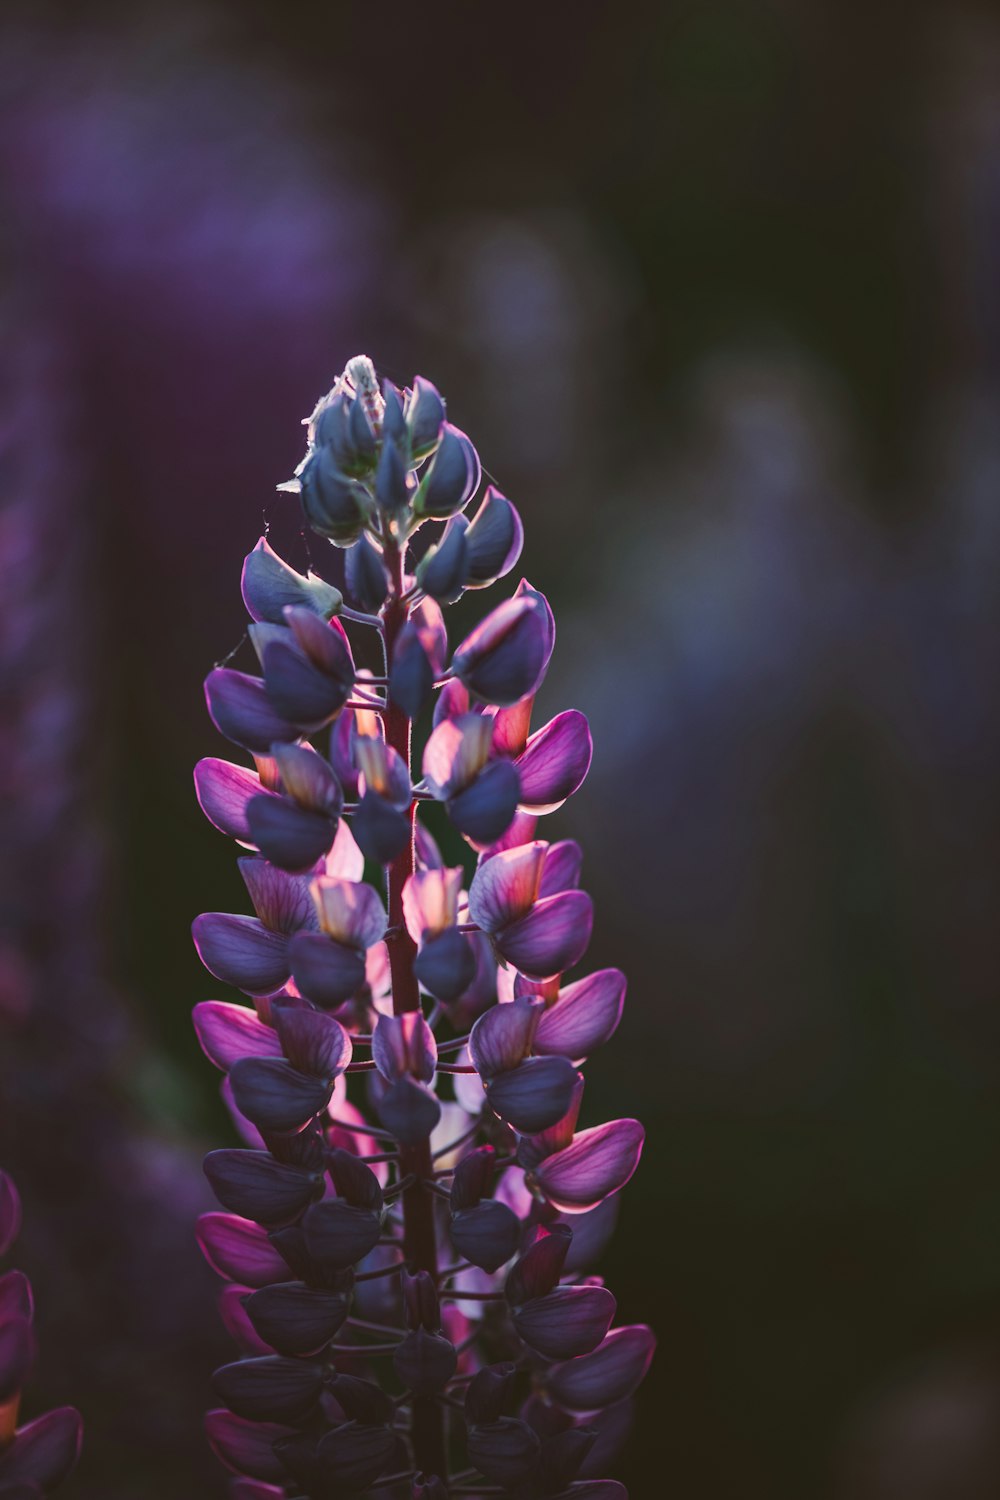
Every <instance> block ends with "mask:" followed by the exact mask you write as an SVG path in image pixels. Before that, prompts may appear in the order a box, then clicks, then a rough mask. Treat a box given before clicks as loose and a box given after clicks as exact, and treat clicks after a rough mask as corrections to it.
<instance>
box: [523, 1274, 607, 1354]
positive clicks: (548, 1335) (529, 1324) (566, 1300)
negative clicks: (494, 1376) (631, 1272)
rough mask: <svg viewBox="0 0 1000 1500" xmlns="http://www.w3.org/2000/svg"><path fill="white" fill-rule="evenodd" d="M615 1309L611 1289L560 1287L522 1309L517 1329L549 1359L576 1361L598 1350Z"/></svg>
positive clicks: (527, 1303)
mask: <svg viewBox="0 0 1000 1500" xmlns="http://www.w3.org/2000/svg"><path fill="white" fill-rule="evenodd" d="M615 1307H616V1303H615V1299H614V1297H613V1296H612V1295H611V1293H610V1292H609V1291H608V1289H607V1287H604V1286H560V1287H555V1288H554V1289H553V1290H552V1291H551V1292H549V1293H548V1295H547V1296H545V1297H536V1298H534V1299H533V1300H532V1301H530V1302H526V1303H525V1304H524V1306H523V1307H521V1308H518V1309H517V1310H516V1311H515V1313H514V1315H513V1317H514V1327H515V1328H516V1329H517V1331H518V1333H519V1334H520V1335H521V1338H522V1339H523V1340H524V1342H525V1343H526V1344H529V1345H530V1346H531V1348H532V1349H537V1351H538V1353H539V1354H543V1355H544V1356H545V1358H546V1359H573V1358H575V1357H577V1356H579V1355H581V1354H589V1353H590V1352H591V1350H593V1349H596V1348H597V1346H598V1344H599V1343H600V1342H601V1340H602V1339H603V1338H604V1336H605V1335H606V1333H607V1331H608V1329H609V1328H610V1327H611V1319H612V1318H613V1317H614V1315H615Z"/></svg>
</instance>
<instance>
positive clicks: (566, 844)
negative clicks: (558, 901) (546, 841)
mask: <svg viewBox="0 0 1000 1500" xmlns="http://www.w3.org/2000/svg"><path fill="white" fill-rule="evenodd" d="M582 868H583V850H582V849H581V848H580V845H579V844H578V843H577V842H576V840H575V839H560V840H559V842H558V843H557V844H550V845H549V847H548V850H547V852H546V855H545V864H544V866H543V868H542V879H541V882H540V884H539V887H538V894H539V895H540V896H557V895H558V894H559V892H560V891H572V890H575V889H576V887H577V886H578V885H579V884H580V871H581V870H582Z"/></svg>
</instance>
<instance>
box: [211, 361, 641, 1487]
mask: <svg viewBox="0 0 1000 1500" xmlns="http://www.w3.org/2000/svg"><path fill="white" fill-rule="evenodd" d="M480 479H481V470H480V464H479V458H478V456H477V454H476V450H475V448H474V447H473V445H472V443H471V442H470V441H469V439H468V437H466V435H465V433H464V432H461V431H460V430H459V429H458V428H457V427H454V426H452V424H451V423H450V422H448V421H447V420H446V415H445V405H444V402H443V400H442V398H441V397H440V395H439V394H438V392H437V391H436V390H435V388H434V386H433V385H431V383H430V382H429V381H427V380H424V379H423V378H422V377H419V376H418V377H417V378H416V379H415V380H414V382H413V386H412V388H410V389H407V390H397V388H396V387H395V386H394V385H393V384H391V382H389V381H387V380H383V381H381V382H379V380H378V379H377V378H376V374H375V371H374V369H373V367H372V364H371V362H370V360H368V359H367V358H364V357H359V358H357V359H353V360H351V361H350V363H349V364H348V366H347V368H346V370H345V371H344V374H343V375H342V376H341V377H340V379H339V380H338V381H337V382H336V384H335V385H334V387H333V389H332V390H331V391H330V393H329V394H328V395H327V396H325V397H323V399H322V400H321V401H320V402H319V403H318V405H317V406H316V409H315V410H314V412H313V413H312V416H311V417H310V418H309V421H308V451H307V453H306V456H305V458H304V460H303V462H302V464H301V465H300V467H299V470H298V472H297V474H296V476H295V478H294V479H293V480H292V481H290V482H289V483H288V484H285V485H282V486H281V487H280V488H281V489H282V490H284V491H289V490H291V491H293V492H295V493H297V494H298V495H299V497H300V500H301V505H302V510H303V513H304V516H305V521H306V523H307V525H308V527H309V528H311V530H312V532H314V533H316V534H318V536H319V537H322V538H327V539H328V540H329V541H330V542H332V543H333V544H334V545H335V546H337V547H340V548H344V549H347V556H346V569H345V589H346V594H347V600H346V602H345V599H344V596H343V595H342V593H341V592H340V591H339V590H338V589H336V588H334V587H333V586H332V585H331V584H329V583H328V582H326V581H325V580H324V579H323V578H322V577H320V576H318V575H317V574H316V573H313V572H307V573H300V572H298V571H297V570H296V569H295V568H293V567H292V566H290V564H289V563H288V562H287V561H285V560H284V559H283V558H281V557H279V556H278V555H277V554H276V553H275V552H274V550H273V549H272V547H271V546H270V544H269V543H268V541H267V540H266V538H261V540H260V541H259V542H258V544H257V546H256V547H255V548H254V550H253V551H252V552H251V553H250V555H249V556H248V557H247V559H246V561H245V563H244V567H243V580H242V589H243V598H244V601H245V603H246V606H247V610H248V612H249V614H250V616H251V621H252V623H251V624H250V627H249V630H250V636H251V639H252V642H253V646H254V649H255V651H256V654H257V659H258V669H257V670H256V671H255V672H249V673H247V672H242V671H237V670H235V669H232V668H229V667H220V668H217V669H216V670H215V671H213V672H211V673H210V674H209V677H208V680H207V682H206V685H205V687H206V696H207V700H208V708H209V713H210V714H211V717H212V719H213V721H214V723H215V725H216V727H217V728H218V729H219V730H220V732H221V733H222V734H223V735H225V736H226V738H227V739H229V740H230V741H231V742H232V743H233V744H234V745H236V746H238V747H239V748H240V749H241V750H243V751H245V752H248V755H249V758H250V759H251V760H252V765H251V764H249V763H244V762H239V763H231V762H229V761H228V760H221V759H209V760H203V761H201V762H200V763H199V765H198V767H197V769H196V771H195V783H196V788H197V794H198V798H199V801H200V803H201V806H202V808H203V809H204V811H205V814H206V816H207V817H208V818H209V819H210V821H211V822H212V823H213V824H214V825H215V826H216V827H217V828H219V829H220V830H221V831H222V832H223V833H225V834H228V835H229V836H230V837H231V838H233V839H235V840H236V842H237V843H238V844H239V845H241V846H242V852H241V855H240V858H239V860H238V864H239V868H240V873H241V875H242V877H243V880H244V882H245V884H246V887H247V891H248V893H249V897H250V903H251V905H252V908H253V912H252V914H245V913H240V914H231V913H224V912H210V913H207V914H205V915H202V916H200V917H198V918H197V919H196V921H195V923H194V939H195V943H196V945H197V948H198V951H199V953H200V955H201V958H202V961H203V962H204V964H205V967H206V968H207V969H208V970H209V972H210V973H211V974H213V975H214V976H215V978H216V979H218V980H220V981H221V982H222V983H223V984H226V985H229V986H232V987H233V988H234V989H236V990H238V991H242V992H243V995H244V996H245V997H246V999H245V1000H242V1001H239V1002H237V1003H234V1002H233V1001H232V1000H231V999H230V1000H224V999H216V1000H207V1001H205V1002H204V1003H203V1004H201V1005H199V1006H197V1007H196V1009H195V1026H196V1029H197V1033H198V1037H199V1040H200V1042H201V1045H202V1047H203V1049H204V1051H205V1052H206V1054H207V1056H208V1057H209V1059H210V1060H211V1061H212V1062H213V1063H214V1064H215V1065H216V1067H218V1068H219V1069H220V1070H221V1071H222V1072H223V1073H224V1074H225V1075H226V1076H225V1079H224V1082H223V1085H222V1087H223V1093H224V1097H225V1099H226V1101H227V1104H228V1105H229V1107H230V1109H231V1111H232V1114H233V1117H234V1119H235V1122H236V1125H237V1128H238V1130H239V1132H240V1135H241V1137H242V1139H243V1141H244V1143H245V1144H244V1145H243V1146H242V1147H240V1148H238V1149H223V1150H219V1151H212V1152H210V1154H209V1156H208V1157H207V1159H206V1162H205V1170H206V1173H207V1175H208V1178H209V1181H210V1182H211V1184H212V1187H213V1189H214V1190H215V1194H216V1196H217V1198H218V1200H219V1204H220V1208H221V1211H220V1212H218V1213H209V1214H206V1215H205V1216H204V1217H203V1218H202V1220H201V1223H200V1229H199V1238H200V1242H201V1246H202V1249H203V1251H204V1253H205V1256H206V1257H207V1259H208V1260H209V1262H210V1263H211V1265H212V1266H213V1267H214V1268H215V1269H216V1270H217V1271H218V1272H219V1274H220V1275H221V1276H222V1277H223V1278H224V1279H225V1281H226V1283H227V1285H226V1287H225V1288H224V1290H223V1292H222V1303H221V1306H222V1316H223V1318H224V1320H225V1322H226V1324H227V1326H228V1327H229V1329H230V1330H231V1332H232V1334H233V1337H234V1338H235V1340H236V1343H237V1345H238V1346H239V1357H238V1358H237V1359H236V1360H234V1361H233V1362H232V1363H231V1364H227V1365H225V1366H224V1367H223V1368H222V1369H220V1370H217V1371H216V1373H215V1377H214V1384H215V1389H216V1391H217V1393H218V1396H219V1398H220V1402H221V1404H220V1406H219V1407H218V1409H216V1410H214V1411H212V1412H210V1413H209V1416H208V1419H207V1426H208V1435H209V1440H210V1442H211V1444H212V1447H213V1448H214V1450H215V1452H216V1453H217V1455H218V1456H219V1458H221V1460H222V1461H223V1463H225V1464H226V1465H227V1466H228V1467H229V1468H230V1470H232V1472H233V1474H234V1475H235V1476H238V1477H236V1478H234V1480H233V1491H232V1492H233V1495H234V1497H242V1500H250V1497H256V1500H265V1497H273V1500H277V1497H280V1496H283V1495H289V1494H294V1495H296V1496H302V1495H308V1496H312V1497H313V1500H323V1497H326V1496H333V1495H337V1496H340V1495H361V1494H368V1493H371V1494H376V1493H377V1495H379V1496H382V1497H388V1500H393V1497H399V1500H408V1497H424V1500H445V1497H458V1496H461V1495H466V1494H482V1493H492V1492H495V1491H498V1490H500V1491H504V1492H507V1493H510V1494H516V1495H518V1496H530V1497H552V1500H556V1497H559V1500H571V1497H572V1500H615V1497H622V1496H624V1495H625V1491H624V1489H623V1487H622V1486H621V1485H620V1484H619V1483H617V1481H615V1480H613V1479H606V1478H601V1477H598V1476H600V1474H601V1472H602V1469H604V1468H605V1466H606V1465H607V1464H609V1463H611V1462H613V1459H614V1455H615V1452H616V1449H617V1448H618V1447H619V1446H620V1444H621V1442H622V1440H623V1438H624V1436H625V1433H626V1432H627V1429H628V1423H629V1411H630V1399H631V1397H632V1394H633V1392H634V1391H635V1389H636V1387H637V1386H638V1384H639V1382H640V1381H641V1380H642V1378H643V1376H644V1375H645V1373H646V1370H647V1368H648V1366H649V1363H650V1360H651V1358H652V1355H653V1348H654V1339H653V1335H652V1333H651V1332H650V1330H649V1329H648V1328H646V1327H644V1326H641V1325H639V1326H631V1327H615V1326H613V1325H614V1317H615V1299H614V1297H613V1296H612V1294H611V1292H610V1291H608V1289H607V1288H606V1287H605V1286H604V1284H603V1282H602V1281H601V1279H600V1277H598V1276H595V1275H593V1274H592V1273H591V1267H592V1265H593V1263H594V1261H595V1259H596V1257H597V1256H598V1255H599V1253H600V1251H601V1249H602V1247H603V1245H604V1243H605V1241H606V1240H607V1237H608V1235H609V1234H610V1233H611V1230H612V1228H613V1225H614V1220H615V1214H616V1195H617V1194H618V1192H619V1191H620V1189H621V1188H623V1187H624V1186H625V1184H626V1183H627V1182H628V1180H629V1178H630V1177H631V1176H632V1173H633V1172H634V1171H635V1169H636V1166H637V1165H638V1162H639V1156H640V1152H641V1150H642V1144H643V1132H642V1127H641V1126H640V1125H639V1123H638V1121H636V1120H614V1121H611V1122H610V1123H607V1124H586V1125H584V1124H582V1123H581V1121H582V1118H583V1117H584V1116H585V1111H584V1108H583V1099H584V1079H583V1073H582V1072H581V1068H582V1065H583V1063H584V1061H585V1060H586V1058H587V1057H588V1055H589V1054H590V1053H591V1052H592V1051H593V1050H594V1049H595V1048H597V1047H600V1046H601V1045H602V1044H603V1043H604V1042H606V1041H608V1039H609V1038H610V1037H611V1036H612V1034H613V1033H614V1031H615V1028H616V1027H617V1025H618V1021H619V1018H620V1016H621V1010H622V1004H623V1001H624V996H625V979H624V976H623V975H622V974H621V973H620V972H619V971H618V970H617V969H603V970H600V971H598V972H596V973H589V974H588V973H584V974H582V975H574V977H571V978H569V979H567V977H566V976H567V972H568V971H571V970H575V969H576V966H577V965H579V964H580V962H581V960H582V959H583V957H584V954H585V952H586V949H587V945H588V942H589V939H590V931H591V924H592V919H593V911H592V906H591V901H590V897H589V896H588V895H587V894H586V893H585V892H584V891H583V890H582V889H581V888H580V871H581V860H582V856H581V851H580V849H579V847H578V846H577V845H576V844H575V843H574V842H572V841H571V840H562V841H557V842H554V843H552V842H549V841H548V840H546V839H545V838H542V837H539V836H538V832H539V820H540V819H542V818H544V817H545V815H546V814H547V813H550V812H552V811H553V810H555V809H556V808H558V807H560V806H561V805H562V804H563V802H564V801H565V800H566V799H567V798H568V797H569V796H571V795H572V793H573V792H575V791H576V790H577V788H578V787H579V786H580V784H581V783H582V781H583V780H584V778H585V776H586V774H587V770H588V768H589V765H590V756H591V742H590V732H589V729H588V726H587V721H586V719H585V718H584V716H583V715H582V714H580V713H576V712H574V711H569V712H566V713H560V714H558V715H557V716H556V717H555V718H554V719H552V720H550V721H549V722H548V723H547V724H544V725H542V726H541V727H540V728H536V729H534V730H532V725H531V715H532V704H533V700H534V697H535V694H536V692H537V690H538V688H539V685H540V684H541V682H542V679H543V678H544V676H545V673H546V669H547V667H548V664H549V659H550V657H551V655H552V650H553V646H554V644H555V625H554V622H553V618H552V612H551V610H550V609H549V605H548V602H547V600H546V599H545V596H544V595H543V594H541V593H539V591H538V590H537V589H535V588H533V587H532V586H531V584H529V583H528V582H527V581H525V580H522V581H521V582H520V583H519V584H518V585H517V587H516V589H515V590H514V592H513V593H512V594H511V595H510V597H508V598H506V599H504V600H503V601H502V602H501V603H500V604H498V605H497V606H496V607H495V608H494V609H493V610H492V611H491V612H490V613H488V614H487V615H486V616H485V618H484V619H483V620H481V621H480V623H479V624H478V625H477V626H475V628H474V629H473V630H471V631H470V632H469V633H468V634H467V635H466V636H465V638H464V639H463V640H461V641H460V642H459V643H458V644H457V645H456V646H452V645H451V643H450V641H449V636H448V631H447V629H446V627H445V622H444V615H443V610H444V608H446V607H447V606H448V605H450V604H453V603H454V602H455V601H456V600H457V599H459V598H460V597H461V596H462V594H463V593H464V592H465V591H466V590H471V589H481V588H486V587H488V586H489V585H491V584H493V583H496V582H497V581H498V580H500V579H503V578H506V577H507V576H508V575H509V574H510V572H511V570H512V569H513V568H514V566H515V564H516V563H517V560H518V557H519V555H520V551H521V545H522V540H523V535H522V528H521V521H520V518H519V516H518V514H517V511H516V510H515V509H514V506H513V505H512V504H511V503H510V501H509V500H507V499H506V498H505V497H504V496H503V495H502V494H500V492H499V491H498V490H497V489H496V488H495V487H493V486H492V485H491V486H489V487H487V488H486V490H485V492H484V493H483V494H482V495H481V497H480V499H479V500H478V502H476V501H475V496H476V494H477V491H478V490H479V488H480ZM470 511H471V515H470V513H469V512H470ZM318 546H319V544H316V547H317V549H318ZM315 555H317V556H318V555H319V551H318V550H316V554H315ZM347 626H350V627H351V631H352V633H355V636H354V640H355V645H358V646H359V650H360V643H359V640H358V638H357V635H356V632H357V631H363V630H365V629H368V630H369V631H371V632H373V633H374V636H375V638H376V639H377V640H378V642H379V643H380V645H381V648H382V655H383V659H384V668H383V670H382V672H381V674H380V675H375V674H373V673H372V672H370V671H367V670H360V669H359V668H358V667H357V666H356V664H355V655H354V650H353V648H352V643H351V638H350V637H349V635H348V630H347V628H346V627H347ZM425 719H426V731H427V733H426V742H425V747H424V749H423V752H422V755H421V757H420V759H419V761H417V759H416V756H415V753H414V734H413V730H414V726H415V724H419V726H420V738H421V740H423V739H424V730H425V723H424V721H425ZM432 802H436V803H439V804H441V806H442V808H443V809H444V813H445V814H446V816H447V818H448V819H449V820H450V822H451V825H452V827H453V828H454V830H456V836H455V837H453V839H452V844H453V846H454V847H455V848H461V847H462V846H461V843H460V842H459V839H458V837H457V835H460V836H461V839H462V840H464V841H465V844H466V845H468V846H470V847H471V850H472V851H475V853H474V855H472V856H470V860H471V859H475V871H474V874H473V875H472V879H471V881H470V882H469V884H468V888H467V889H466V882H465V869H464V866H463V864H461V863H456V864H454V865H448V864H446V863H445V860H444V859H443V857H442V854H441V852H440V850H439V848H438V846H437V844H436V843H435V840H434V839H433V838H432V836H431V834H430V832H429V831H428V829H427V827H426V826H425V823H424V821H423V820H422V818H421V813H422V812H423V811H425V810H426V808H427V806H428V804H430V803H432ZM366 869H367V870H369V871H373V870H374V871H375V872H376V873H375V875H374V877H373V878H372V880H371V883H365V880H364V875H365V871H366Z"/></svg>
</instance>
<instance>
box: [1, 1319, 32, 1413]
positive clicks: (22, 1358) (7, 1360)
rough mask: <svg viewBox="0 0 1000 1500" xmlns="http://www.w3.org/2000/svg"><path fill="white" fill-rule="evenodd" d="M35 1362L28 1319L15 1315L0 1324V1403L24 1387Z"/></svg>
mask: <svg viewBox="0 0 1000 1500" xmlns="http://www.w3.org/2000/svg"><path fill="white" fill-rule="evenodd" d="M34 1362H35V1335H34V1333H33V1332H32V1328H31V1323H30V1321H29V1319H27V1318H25V1317H23V1316H19V1315H15V1316H14V1317H12V1318H8V1319H6V1320H5V1321H4V1322H3V1323H2V1324H0V1402H6V1401H9V1400H10V1398H11V1397H12V1396H16V1395H17V1393H18V1391H19V1390H21V1388H22V1387H23V1386H24V1384H25V1381H26V1380H27V1378H28V1376H29V1374H30V1373H31V1367H32V1365H33V1364H34Z"/></svg>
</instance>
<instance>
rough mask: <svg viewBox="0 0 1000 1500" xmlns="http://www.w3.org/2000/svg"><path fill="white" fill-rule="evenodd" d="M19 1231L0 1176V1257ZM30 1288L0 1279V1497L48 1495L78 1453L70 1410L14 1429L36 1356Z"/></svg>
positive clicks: (18, 1276) (9, 1189) (17, 1214)
mask: <svg viewBox="0 0 1000 1500" xmlns="http://www.w3.org/2000/svg"><path fill="white" fill-rule="evenodd" d="M20 1229H21V1200H20V1198H19V1196H18V1192H17V1188H16V1187H15V1186H14V1182H13V1180H12V1178H10V1177H9V1176H8V1175H7V1173H6V1172H3V1171H0V1255H5V1254H6V1253H7V1251H8V1250H9V1249H10V1247H11V1246H12V1245H13V1243H14V1241H15V1239H16V1238H17V1236H18V1234H19V1232H20ZM33 1317H34V1300H33V1298H32V1294H31V1284H30V1282H29V1281H28V1278H27V1277H26V1276H25V1275H24V1274H23V1272H21V1271H8V1272H7V1273H6V1275H4V1276H0V1495H10V1496H11V1500H18V1497H25V1500H27V1497H31V1496H42V1495H46V1494H48V1492H49V1491H50V1490H52V1489H55V1487H56V1485H58V1484H61V1482H62V1481H63V1480H64V1479H65V1478H66V1476H67V1474H69V1472H70V1470H71V1469H72V1468H73V1466H74V1464H75V1463H76V1460H77V1458H78V1456H79V1453H80V1443H81V1441H82V1435H83V1424H82V1422H81V1420H80V1413H79V1412H78V1411H76V1410H75V1408H74V1407H72V1406H61V1407H58V1408H57V1409H56V1410H54V1411H49V1412H46V1413H45V1415H44V1416H41V1417H36V1418H35V1419H34V1421H32V1422H26V1423H24V1424H23V1425H21V1426H19V1425H18V1417H19V1413H20V1405H21V1392H22V1389H23V1387H24V1385H25V1383H26V1382H27V1380H28V1378H29V1376H30V1375H31V1372H32V1369H33V1367H34V1364H35V1358H36V1354H37V1349H36V1344H35V1334H34V1329H33V1327H32V1319H33Z"/></svg>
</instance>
